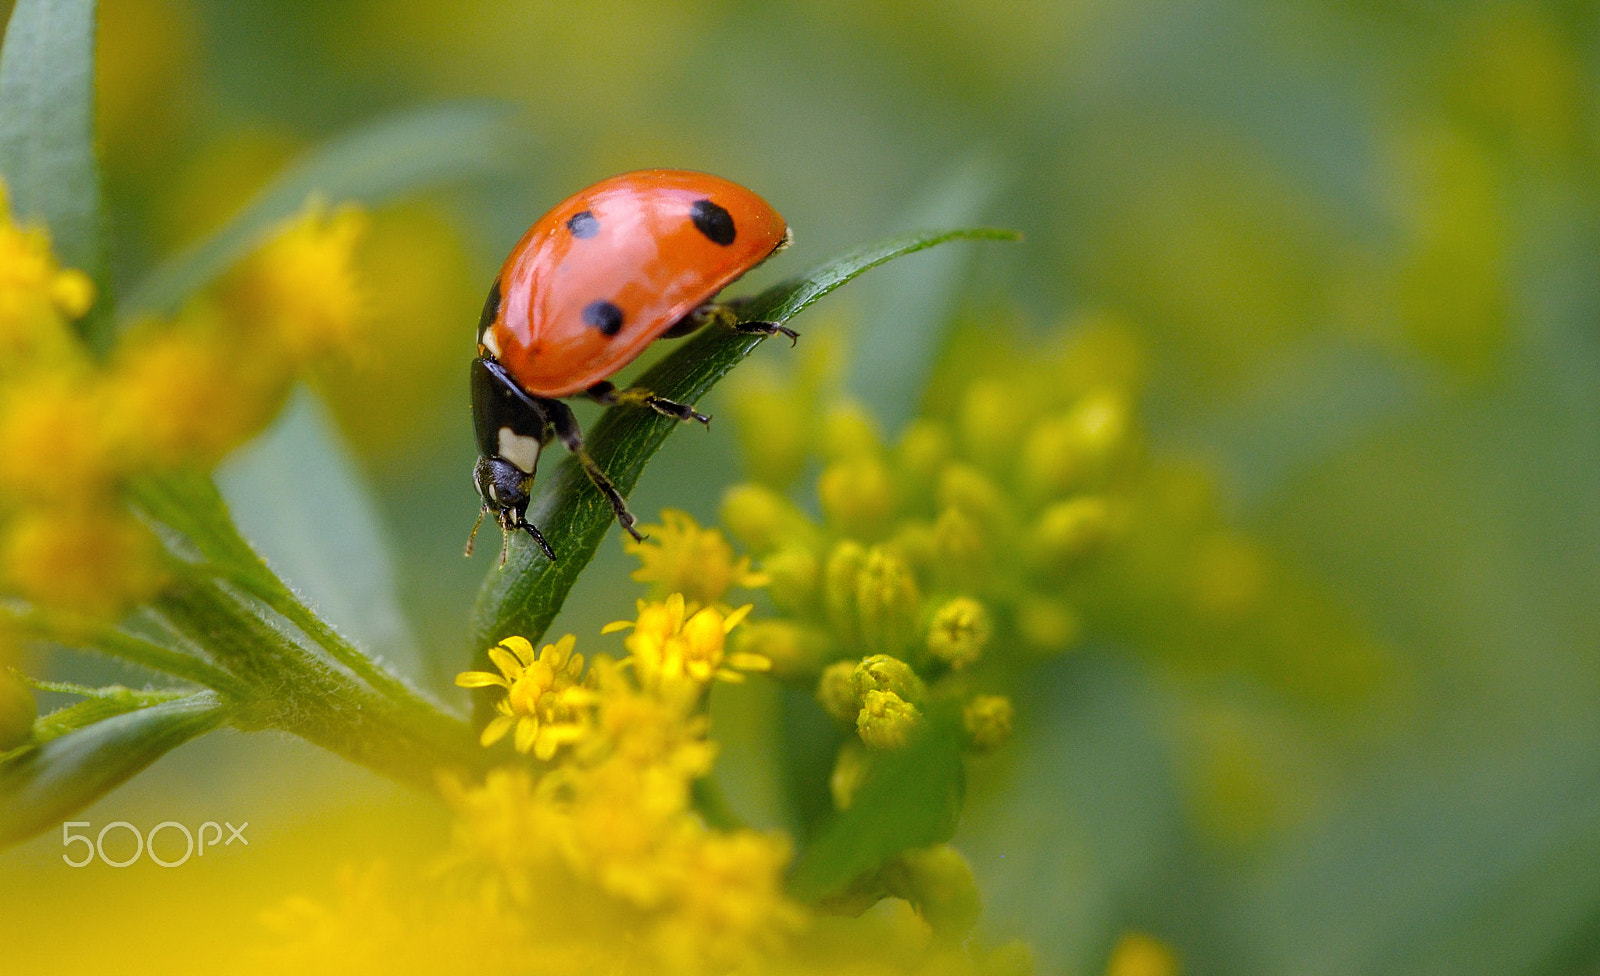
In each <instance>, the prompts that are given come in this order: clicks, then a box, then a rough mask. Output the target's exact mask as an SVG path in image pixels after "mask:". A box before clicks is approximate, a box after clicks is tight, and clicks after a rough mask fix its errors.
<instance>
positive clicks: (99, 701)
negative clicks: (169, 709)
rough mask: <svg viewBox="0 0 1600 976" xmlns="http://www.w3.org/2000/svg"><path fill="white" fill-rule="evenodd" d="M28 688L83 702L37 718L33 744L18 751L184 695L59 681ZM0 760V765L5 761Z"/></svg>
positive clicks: (176, 692) (35, 684)
mask: <svg viewBox="0 0 1600 976" xmlns="http://www.w3.org/2000/svg"><path fill="white" fill-rule="evenodd" d="M28 684H30V685H32V686H33V687H35V688H38V689H40V690H42V691H55V692H60V693H62V694H68V695H81V696H83V701H80V702H74V703H73V704H71V705H68V706H66V707H65V708H58V709H56V710H55V711H53V712H51V713H50V714H48V715H41V716H39V717H38V718H37V719H35V720H34V723H33V742H32V743H31V744H30V745H28V746H23V747H22V748H24V749H27V748H36V747H38V746H40V745H43V744H44V743H46V742H49V741H50V740H51V739H58V738H60V737H61V736H63V735H66V734H67V733H68V732H75V731H77V730H78V729H81V728H84V727H86V726H90V725H93V724H94V723H96V722H99V721H102V720H104V719H108V718H110V717H111V716H113V715H121V714H123V713H124V712H132V711H136V710H138V709H141V708H149V707H150V706H151V705H159V704H161V703H162V702H167V701H172V700H173V699H176V698H182V697H183V696H184V695H185V692H181V691H134V690H133V689H132V688H124V687H122V686H121V685H109V686H107V687H105V688H88V687H85V686H83V685H74V684H67V683H64V682H59V681H31V680H30V681H29V682H28ZM10 755H11V754H10V753H7V754H6V756H0V761H3V760H4V759H5V758H7V757H9V756H10Z"/></svg>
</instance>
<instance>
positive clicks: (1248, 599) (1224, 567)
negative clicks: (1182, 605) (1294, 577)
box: [1189, 532, 1268, 621]
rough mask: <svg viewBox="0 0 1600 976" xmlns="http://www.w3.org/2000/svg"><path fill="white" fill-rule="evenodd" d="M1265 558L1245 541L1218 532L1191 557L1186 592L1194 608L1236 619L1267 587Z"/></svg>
mask: <svg viewBox="0 0 1600 976" xmlns="http://www.w3.org/2000/svg"><path fill="white" fill-rule="evenodd" d="M1267 572H1268V569H1267V565H1266V559H1265V557H1264V556H1263V555H1262V554H1261V552H1260V550H1259V549H1258V548H1257V547H1256V546H1255V545H1253V544H1252V543H1250V541H1249V540H1247V539H1244V538H1243V537H1241V536H1239V535H1236V534H1234V533H1228V532H1218V533H1215V534H1214V535H1212V536H1211V537H1210V538H1208V539H1206V540H1205V541H1204V542H1202V543H1201V544H1200V545H1199V546H1198V547H1197V548H1196V551H1195V554H1194V556H1193V557H1192V563H1191V569H1190V587H1189V588H1190V592H1191V594H1192V598H1193V600H1194V605H1195V609H1197V610H1199V611H1200V612H1201V613H1203V614H1205V615H1207V616H1208V617H1211V618H1213V619H1216V620H1224V621H1232V620H1238V619H1240V618H1241V617H1243V616H1244V615H1245V614H1247V613H1249V612H1250V610H1251V609H1253V608H1254V607H1256V606H1257V605H1258V604H1259V603H1260V601H1261V597H1262V594H1263V593H1264V592H1265V591H1266V587H1267Z"/></svg>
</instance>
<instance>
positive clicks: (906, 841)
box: [789, 719, 965, 901]
mask: <svg viewBox="0 0 1600 976" xmlns="http://www.w3.org/2000/svg"><path fill="white" fill-rule="evenodd" d="M956 730H957V726H956V723H955V722H954V721H950V720H949V719H945V720H942V721H930V722H928V723H927V724H926V725H925V726H924V728H923V730H922V734H921V735H919V736H916V737H915V738H914V739H913V740H912V741H911V742H910V743H908V744H907V745H906V747H905V748H903V749H900V750H897V751H894V752H880V753H877V754H875V755H874V757H873V767H872V772H871V773H870V774H869V775H868V776H867V780H866V782H864V783H862V784H861V787H860V789H859V790H858V791H857V792H856V796H855V802H853V803H852V804H851V805H850V809H848V810H845V811H844V812H843V813H841V814H839V815H838V816H837V817H835V818H834V819H833V821H832V822H831V823H829V824H828V825H827V826H826V827H824V828H823V829H822V830H821V832H819V833H818V834H817V837H816V840H814V841H813V842H812V843H811V844H810V845H808V846H807V847H806V849H805V850H804V851H803V852H802V853H801V855H800V859H799V861H798V862H796V864H795V866H794V873H793V874H792V875H791V876H790V878H789V890H790V893H791V894H793V895H794V896H795V897H796V898H799V899H801V900H803V901H815V900H817V899H818V898H823V897H826V896H828V895H833V894H837V893H839V892H841V891H843V890H844V889H845V888H847V887H848V886H849V885H850V882H852V881H854V880H855V879H856V878H859V877H861V876H862V875H864V874H867V873H869V872H871V871H873V870H875V869H877V868H878V867H880V866H882V865H883V863H884V862H885V861H887V860H889V859H890V858H892V857H894V856H895V855H896V854H899V853H900V852H901V851H905V850H910V849H912V848H917V847H928V846H930V845H932V844H937V843H940V842H941V841H946V840H949V839H950V835H951V834H953V833H955V829H956V818H957V817H958V816H960V814H961V800H962V795H963V793H964V791H965V780H964V778H963V771H962V766H961V746H960V741H959V738H958V734H957V731H956Z"/></svg>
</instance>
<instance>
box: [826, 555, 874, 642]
mask: <svg viewBox="0 0 1600 976" xmlns="http://www.w3.org/2000/svg"><path fill="white" fill-rule="evenodd" d="M866 561H867V550H866V548H865V547H864V546H862V545H861V543H859V542H856V541H855V540H853V539H845V540H844V541H842V542H840V543H839V544H838V545H836V546H834V547H833V552H831V553H829V555H828V564H827V566H826V567H824V569H823V574H822V606H823V610H824V611H826V612H827V615H828V622H829V623H830V624H832V625H833V628H834V630H835V631H837V632H838V634H839V636H840V638H841V639H842V640H843V641H845V642H846V643H854V642H855V640H856V637H857V635H858V633H859V630H858V628H857V622H856V590H857V585H856V581H857V579H858V578H859V577H860V576H861V567H862V566H863V565H865V564H866Z"/></svg>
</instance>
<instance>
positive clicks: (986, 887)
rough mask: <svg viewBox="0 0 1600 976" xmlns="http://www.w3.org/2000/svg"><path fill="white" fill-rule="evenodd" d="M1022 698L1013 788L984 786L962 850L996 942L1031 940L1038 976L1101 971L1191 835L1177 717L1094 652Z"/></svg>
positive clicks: (1039, 676)
mask: <svg viewBox="0 0 1600 976" xmlns="http://www.w3.org/2000/svg"><path fill="white" fill-rule="evenodd" d="M1015 700H1016V704H1017V713H1018V719H1019V721H1018V728H1017V736H1016V738H1015V739H1014V740H1013V743H1012V745H1010V746H1007V747H1006V748H1007V750H1009V751H1010V752H1011V755H1009V756H1007V757H1004V758H1008V759H1010V760H1012V762H1013V765H1012V766H1011V768H1010V770H1009V775H1008V776H1007V777H1006V778H1005V780H1004V783H1005V785H1004V787H1003V788H1001V789H999V790H994V789H985V788H983V786H984V785H989V786H993V784H992V783H990V784H979V783H974V786H973V790H972V799H971V801H970V802H969V803H968V804H967V808H966V809H965V810H964V811H963V812H962V818H961V829H960V831H959V832H958V833H957V835H956V838H955V844H956V846H957V847H958V848H960V849H961V851H962V852H963V853H965V854H967V855H968V857H970V858H971V859H972V867H973V870H974V871H975V872H976V873H977V876H978V880H979V887H980V888H981V890H982V891H983V892H984V896H985V899H986V902H987V906H988V918H989V924H990V927H991V934H992V935H993V936H994V937H995V938H1003V939H1009V938H1022V939H1024V940H1026V941H1027V943H1028V944H1029V945H1030V946H1031V947H1032V948H1033V950H1034V952H1036V953H1037V954H1038V961H1039V971H1040V972H1097V971H1099V969H1100V968H1102V967H1103V966H1104V958H1105V952H1106V950H1107V949H1108V948H1109V945H1110V943H1111V942H1112V941H1114V940H1115V939H1116V938H1117V936H1118V935H1120V934H1121V930H1122V929H1123V928H1124V927H1125V926H1126V925H1127V922H1128V919H1127V916H1126V914H1125V913H1126V912H1127V911H1128V908H1129V906H1130V904H1132V903H1134V902H1135V901H1136V900H1137V899H1138V898H1139V897H1140V893H1141V892H1143V891H1146V890H1147V889H1148V888H1149V887H1151V886H1155V885H1157V884H1164V883H1166V882H1167V880H1168V879H1166V878H1165V877H1164V876H1163V870H1164V867H1165V866H1166V865H1167V864H1170V862H1171V859H1172V858H1173V856H1174V852H1175V851H1176V850H1177V848H1178V844H1179V841H1180V838H1181V834H1182V828H1181V822H1182V821H1181V816H1182V813H1181V809H1180V807H1179V797H1178V796H1177V794H1176V792H1175V791H1174V789H1173V782H1172V762H1173V756H1172V755H1171V751H1172V750H1171V746H1170V745H1169V744H1168V743H1166V742H1164V741H1163V738H1162V737H1163V733H1164V731H1165V728H1166V727H1167V726H1169V725H1170V719H1169V718H1168V716H1166V715H1165V714H1164V713H1163V710H1164V703H1163V701H1162V699H1161V697H1160V692H1159V690H1158V689H1157V688H1156V687H1154V685H1153V683H1152V682H1150V681H1149V680H1148V679H1147V678H1145V677H1144V676H1143V675H1141V674H1140V673H1139V672H1138V670H1137V669H1135V668H1133V667H1131V666H1129V665H1128V663H1127V662H1126V661H1124V660H1119V659H1117V657H1115V656H1113V655H1112V654H1109V653H1102V652H1098V651H1096V650H1093V649H1089V648H1085V649H1084V650H1082V651H1078V652H1074V655H1073V656H1072V657H1070V658H1067V659H1065V660H1060V661H1056V662H1054V663H1052V664H1049V665H1046V666H1044V667H1041V668H1040V669H1039V670H1038V671H1036V672H1035V673H1033V674H1032V675H1030V677H1029V680H1028V681H1026V682H1025V683H1023V684H1022V685H1020V686H1019V687H1018V688H1017V689H1016V692H1015Z"/></svg>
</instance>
